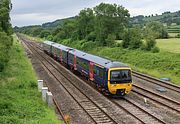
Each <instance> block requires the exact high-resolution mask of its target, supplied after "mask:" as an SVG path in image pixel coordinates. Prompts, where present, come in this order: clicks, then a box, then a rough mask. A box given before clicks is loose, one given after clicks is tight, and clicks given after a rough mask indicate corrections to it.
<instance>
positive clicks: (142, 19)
mask: <svg viewBox="0 0 180 124" xmlns="http://www.w3.org/2000/svg"><path fill="white" fill-rule="evenodd" d="M179 17H180V10H179V11H177V12H164V13H162V14H160V15H158V14H156V15H149V16H143V15H139V16H135V17H132V18H131V20H130V24H131V25H144V24H146V23H147V22H152V21H158V22H161V23H164V24H166V25H167V26H170V25H172V24H173V23H175V24H176V25H180V18H179Z"/></svg>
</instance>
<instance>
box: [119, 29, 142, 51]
mask: <svg viewBox="0 0 180 124" xmlns="http://www.w3.org/2000/svg"><path fill="white" fill-rule="evenodd" d="M122 46H123V48H130V49H138V48H140V47H141V46H142V37H141V30H140V28H131V29H128V30H126V31H125V32H124V36H123V42H122Z"/></svg>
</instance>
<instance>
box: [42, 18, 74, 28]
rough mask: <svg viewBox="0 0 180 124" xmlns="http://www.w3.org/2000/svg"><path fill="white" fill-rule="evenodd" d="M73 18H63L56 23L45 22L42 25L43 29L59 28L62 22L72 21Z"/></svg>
mask: <svg viewBox="0 0 180 124" xmlns="http://www.w3.org/2000/svg"><path fill="white" fill-rule="evenodd" d="M74 18H75V17H69V18H64V19H58V20H56V21H53V22H47V23H44V24H42V27H43V28H55V27H59V26H61V25H63V23H64V21H66V20H73V19H74Z"/></svg>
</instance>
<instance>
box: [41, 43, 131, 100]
mask: <svg viewBox="0 0 180 124" xmlns="http://www.w3.org/2000/svg"><path fill="white" fill-rule="evenodd" d="M42 47H43V50H44V52H45V53H47V54H49V55H51V56H52V57H53V58H54V59H56V60H57V61H59V62H61V63H63V64H65V65H67V66H68V67H70V68H71V69H73V70H75V71H78V72H79V73H81V74H82V75H83V76H85V77H86V78H88V79H89V80H91V81H92V82H94V83H95V84H96V86H97V87H98V89H101V90H102V91H103V92H105V93H106V94H110V95H111V96H114V97H116V96H124V95H126V94H128V93H129V92H130V90H131V89H132V77H131V68H130V67H129V66H128V65H126V64H124V63H121V62H116V61H111V60H108V59H104V58H101V57H98V56H95V55H92V54H88V53H85V52H83V51H80V50H77V49H74V48H70V47H67V46H64V45H61V44H58V43H54V42H51V41H44V42H43V43H42Z"/></svg>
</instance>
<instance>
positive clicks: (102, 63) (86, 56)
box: [70, 49, 128, 68]
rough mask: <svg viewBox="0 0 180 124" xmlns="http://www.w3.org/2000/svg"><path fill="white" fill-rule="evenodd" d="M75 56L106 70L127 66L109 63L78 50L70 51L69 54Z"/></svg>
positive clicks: (114, 62)
mask: <svg viewBox="0 0 180 124" xmlns="http://www.w3.org/2000/svg"><path fill="white" fill-rule="evenodd" d="M74 52H75V54H76V56H78V57H80V58H84V59H86V60H88V61H91V62H94V63H96V64H98V65H100V66H103V67H106V68H116V67H128V65H126V64H124V63H121V62H116V61H111V60H108V59H105V58H101V57H99V56H95V55H92V54H88V53H86V52H82V51H80V50H77V49H74V50H73V51H70V53H74Z"/></svg>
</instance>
